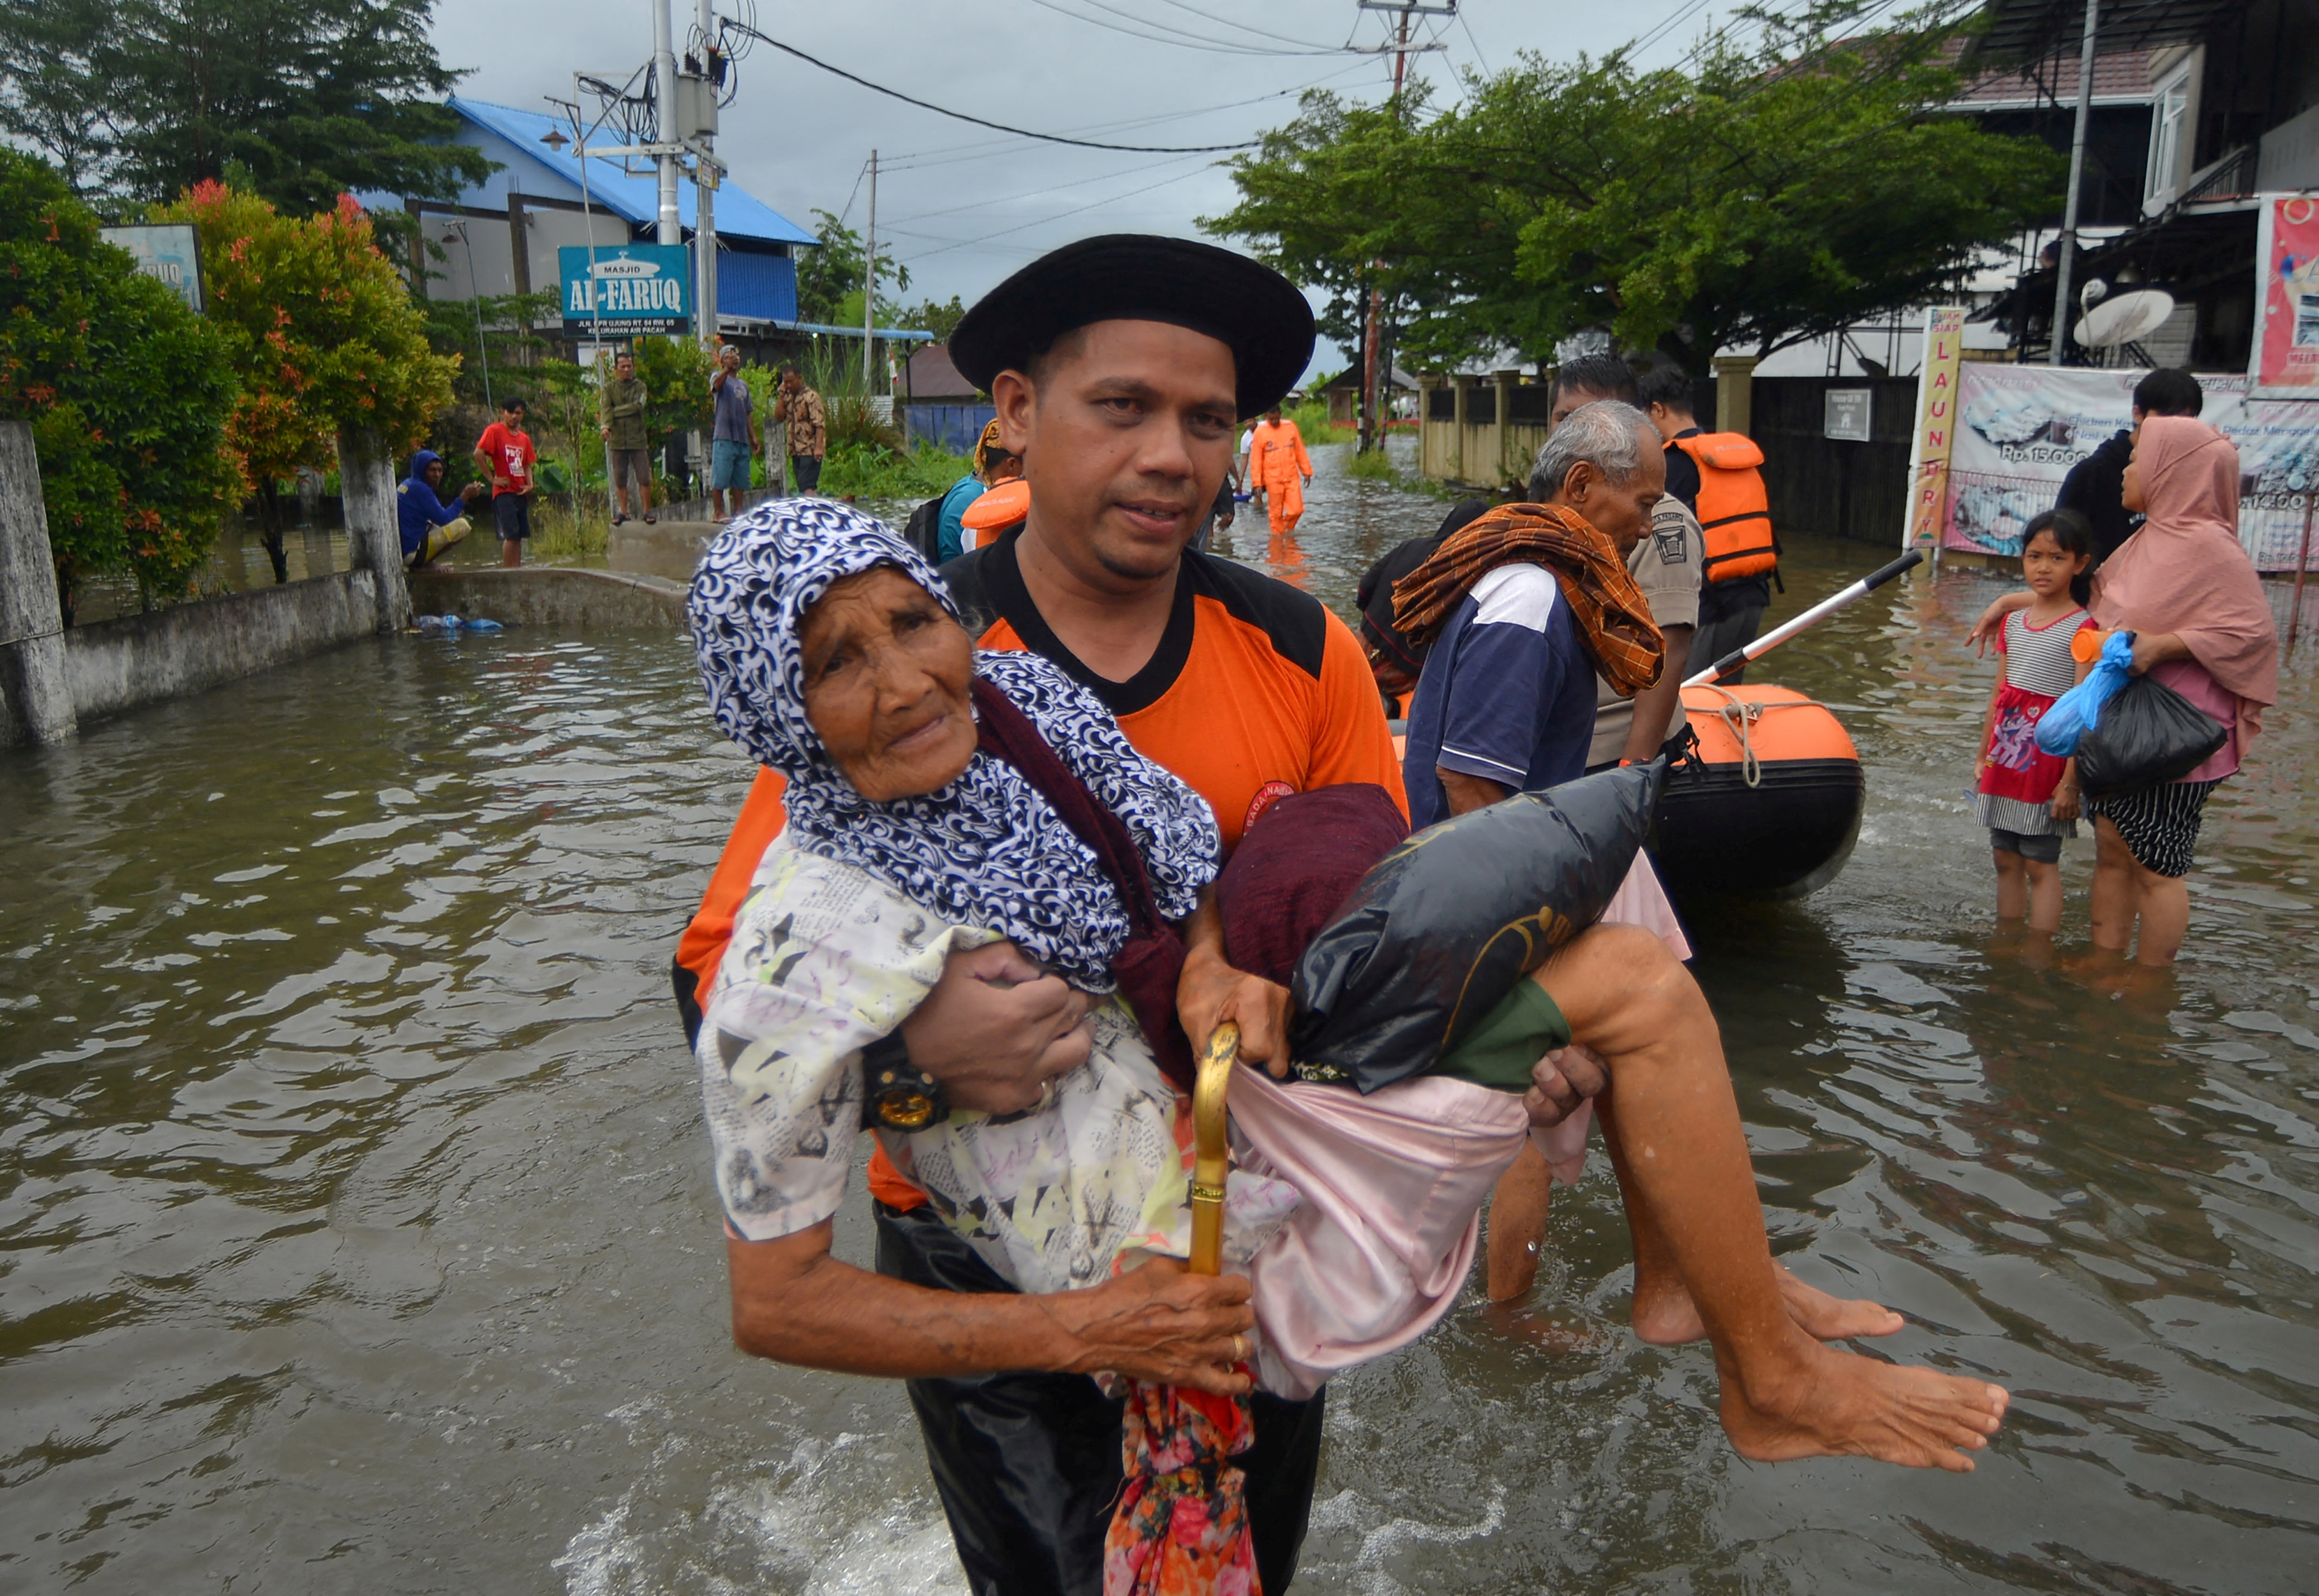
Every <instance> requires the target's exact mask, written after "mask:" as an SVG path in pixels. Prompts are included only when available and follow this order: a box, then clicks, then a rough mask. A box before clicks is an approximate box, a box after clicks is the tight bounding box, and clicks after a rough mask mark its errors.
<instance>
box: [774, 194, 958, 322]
mask: <svg viewBox="0 0 2319 1596" xmlns="http://www.w3.org/2000/svg"><path fill="white" fill-rule="evenodd" d="M813 214H814V221H815V224H816V225H815V227H814V235H815V236H816V237H817V238H818V239H820V240H821V245H820V248H815V249H800V250H799V251H798V255H797V268H798V320H800V321H817V322H820V323H821V324H822V325H823V326H825V327H859V326H861V325H862V263H863V261H864V260H865V259H866V258H867V257H868V253H869V245H868V244H867V243H866V242H864V241H863V239H862V235H861V234H860V233H857V232H855V231H854V230H853V229H852V228H850V227H847V226H846V225H845V224H844V222H842V221H838V220H837V218H836V217H835V216H832V215H831V214H830V213H829V212H826V211H820V210H817V211H816V212H814V213H813ZM887 284H893V286H894V288H895V290H896V291H897V292H899V291H901V290H903V289H907V288H908V287H909V285H910V268H909V267H907V266H903V265H902V264H901V263H899V262H898V261H897V260H896V259H895V258H894V257H893V255H892V254H891V253H890V252H889V251H888V250H886V249H884V248H880V250H879V251H878V297H879V299H880V301H881V302H882V301H884V300H885V299H886V297H887V294H886V286H887ZM848 295H851V296H852V297H853V320H850V321H849V320H846V316H845V303H846V298H847V296H848ZM961 314H963V312H961ZM889 325H891V324H890V323H889Z"/></svg>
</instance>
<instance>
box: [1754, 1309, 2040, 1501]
mask: <svg viewBox="0 0 2319 1596" xmlns="http://www.w3.org/2000/svg"><path fill="white" fill-rule="evenodd" d="M1798 1345H1799V1347H1800V1348H1804V1349H1805V1350H1804V1351H1803V1353H1802V1356H1803V1357H1804V1359H1805V1361H1804V1363H1803V1365H1802V1366H1800V1367H1799V1368H1798V1370H1797V1371H1796V1373H1795V1374H1794V1375H1793V1376H1792V1377H1791V1378H1788V1379H1786V1380H1783V1381H1779V1382H1774V1383H1769V1384H1770V1385H1771V1388H1770V1389H1766V1390H1764V1391H1761V1392H1753V1393H1751V1392H1745V1391H1743V1390H1742V1387H1741V1384H1740V1382H1739V1381H1738V1380H1737V1379H1736V1378H1734V1377H1733V1376H1732V1375H1730V1374H1729V1373H1728V1371H1727V1372H1725V1374H1724V1377H1723V1395H1722V1403H1721V1406H1722V1417H1723V1429H1724V1432H1725V1433H1726V1434H1727V1435H1728V1436H1729V1437H1730V1438H1731V1445H1732V1446H1733V1447H1735V1448H1736V1449H1737V1451H1738V1453H1739V1456H1742V1457H1747V1458H1752V1459H1754V1460H1755V1462H1758V1463H1784V1462H1787V1461H1788V1460H1790V1459H1791V1458H1796V1457H1827V1456H1853V1457H1873V1458H1875V1459H1877V1460H1878V1461H1879V1462H1881V1463H1897V1464H1899V1465H1902V1466H1903V1467H1906V1468H1945V1469H1947V1470H1949V1471H1951V1472H1952V1473H1954V1474H1971V1473H1972V1466H1973V1464H1972V1457H1971V1456H1968V1454H1970V1453H1973V1452H1978V1451H1980V1450H1981V1448H1982V1447H1986V1446H1988V1445H1989V1438H1990V1436H1992V1435H1995V1434H1996V1433H1997V1429H1998V1426H1999V1424H2000V1423H2002V1422H2003V1421H2004V1418H2005V1409H2006V1405H2007V1404H2008V1402H2011V1401H2012V1400H2013V1399H2012V1397H2011V1396H2010V1395H2009V1394H2008V1393H2007V1391H2006V1390H2005V1388H2004V1387H2003V1386H2001V1385H1991V1384H1989V1383H1988V1382H1987V1381H1985V1380H1965V1379H1960V1378H1958V1377H1957V1376H1956V1375H1944V1374H1941V1373H1939V1372H1938V1371H1937V1370H1934V1369H1926V1368H1911V1367H1901V1366H1895V1365H1892V1364H1887V1363H1878V1362H1877V1361H1875V1360H1874V1359H1873V1358H1867V1357H1860V1356H1858V1355H1857V1354H1854V1353H1850V1352H1840V1351H1837V1350H1836V1348H1831V1347H1822V1346H1819V1345H1818V1344H1817V1343H1816V1342H1809V1341H1805V1342H1800V1343H1799V1344H1798Z"/></svg>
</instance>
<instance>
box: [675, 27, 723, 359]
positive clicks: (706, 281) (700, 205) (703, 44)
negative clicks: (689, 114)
mask: <svg viewBox="0 0 2319 1596" xmlns="http://www.w3.org/2000/svg"><path fill="white" fill-rule="evenodd" d="M699 29H700V54H701V59H700V78H699V82H698V83H696V84H695V85H694V87H695V88H697V89H698V90H699V95H700V98H699V104H700V105H701V107H702V110H703V114H702V115H701V116H700V117H699V119H698V120H699V121H700V122H703V123H704V124H705V123H707V122H709V121H710V120H712V119H711V118H710V117H709V116H708V114H706V113H707V112H708V111H709V110H712V109H713V108H714V107H715V106H716V104H717V14H716V13H715V12H714V11H713V10H711V9H710V6H709V0H700V15H699ZM677 131H678V132H680V133H681V134H682V135H683V136H684V137H686V138H688V139H690V138H691V137H692V136H693V135H694V134H696V133H698V134H699V157H698V159H697V161H696V163H695V165H694V167H693V168H692V176H693V191H694V203H693V216H692V247H693V249H694V250H695V251H696V252H697V253H698V254H699V257H700V258H699V261H698V262H696V263H695V266H694V269H693V276H694V277H695V278H696V279H697V288H698V293H699V301H700V305H699V322H700V342H701V344H702V346H703V347H707V346H708V345H711V344H714V343H715V342H716V341H717V160H716V154H715V151H716V148H717V135H716V134H714V133H713V132H710V131H707V129H706V127H705V126H704V127H700V128H680V129H678V130H677Z"/></svg>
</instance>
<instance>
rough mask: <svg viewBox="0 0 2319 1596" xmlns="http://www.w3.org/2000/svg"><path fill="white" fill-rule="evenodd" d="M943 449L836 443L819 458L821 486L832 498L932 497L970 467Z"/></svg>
mask: <svg viewBox="0 0 2319 1596" xmlns="http://www.w3.org/2000/svg"><path fill="white" fill-rule="evenodd" d="M973 469H974V468H973V466H972V465H971V464H969V463H968V461H967V459H966V457H965V456H964V455H953V454H952V453H950V452H949V451H948V450H947V449H941V448H934V447H921V448H918V449H915V450H908V449H904V450H896V449H890V448H888V447H886V446H884V445H883V444H862V443H845V444H841V443H838V442H837V441H836V440H835V438H834V437H833V438H832V439H831V441H830V445H829V456H828V458H827V459H826V460H824V461H823V462H822V467H821V491H822V492H824V493H826V494H828V495H829V496H830V497H831V498H834V499H931V498H933V497H934V495H935V494H937V493H943V492H947V491H950V488H951V485H952V483H954V482H957V481H958V479H959V478H961V477H962V476H965V475H967V474H968V473H970V472H971V471H972V470H973Z"/></svg>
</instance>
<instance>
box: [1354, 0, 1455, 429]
mask: <svg viewBox="0 0 2319 1596" xmlns="http://www.w3.org/2000/svg"><path fill="white" fill-rule="evenodd" d="M1451 9H1452V10H1455V9H1456V7H1455V6H1454V5H1453V6H1452V7H1451ZM1410 15H1411V12H1410V11H1409V10H1407V9H1404V10H1403V12H1402V14H1401V20H1400V21H1399V22H1398V23H1396V24H1395V25H1394V41H1393V44H1394V49H1393V101H1392V106H1393V120H1394V124H1395V125H1396V126H1398V125H1399V123H1400V122H1401V85H1402V75H1403V72H1404V71H1405V70H1406V69H1407V68H1408V63H1409V19H1410ZM1369 269H1370V271H1371V272H1372V273H1380V272H1383V271H1384V270H1385V262H1384V261H1383V260H1374V261H1371V262H1370V263H1369ZM1384 322H1385V290H1384V289H1383V288H1381V287H1379V286H1378V285H1377V283H1376V279H1375V277H1374V276H1372V278H1371V279H1370V282H1369V314H1368V325H1367V329H1365V331H1364V334H1363V336H1362V338H1361V413H1360V439H1359V441H1358V443H1356V444H1355V445H1354V446H1353V447H1354V450H1355V452H1356V453H1358V454H1364V455H1365V454H1367V453H1368V451H1369V450H1371V449H1373V448H1379V449H1381V448H1383V447H1384V446H1385V420H1384V406H1385V389H1384V388H1383V387H1381V386H1380V385H1379V373H1378V371H1377V346H1378V344H1379V342H1380V341H1381V340H1382V337H1383V327H1384ZM1383 380H1384V382H1385V383H1386V384H1388V385H1389V384H1390V383H1391V382H1392V369H1391V367H1390V366H1389V365H1388V366H1387V368H1386V370H1385V373H1384V374H1383Z"/></svg>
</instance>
